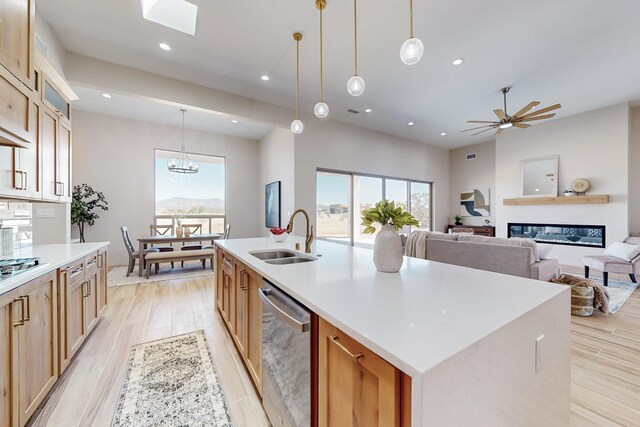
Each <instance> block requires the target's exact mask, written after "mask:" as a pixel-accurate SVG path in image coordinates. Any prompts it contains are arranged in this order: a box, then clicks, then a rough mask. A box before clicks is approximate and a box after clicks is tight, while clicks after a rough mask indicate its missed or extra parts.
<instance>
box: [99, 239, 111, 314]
mask: <svg viewBox="0 0 640 427" xmlns="http://www.w3.org/2000/svg"><path fill="white" fill-rule="evenodd" d="M108 265H109V263H108V256H107V251H106V249H101V250H100V252H99V253H98V283H97V286H96V295H97V299H98V315H100V314H102V312H103V311H104V309H105V308H106V307H107V300H108V296H107V293H108V278H109V267H108Z"/></svg>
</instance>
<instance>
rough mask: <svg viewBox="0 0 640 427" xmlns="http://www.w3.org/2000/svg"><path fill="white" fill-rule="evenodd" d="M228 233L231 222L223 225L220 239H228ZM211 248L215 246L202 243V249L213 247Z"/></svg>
mask: <svg viewBox="0 0 640 427" xmlns="http://www.w3.org/2000/svg"><path fill="white" fill-rule="evenodd" d="M230 234H231V224H227V225H226V226H225V227H224V234H223V235H222V236H220V240H226V239H228V238H229V235H230ZM213 248H215V246H214V245H202V249H213Z"/></svg>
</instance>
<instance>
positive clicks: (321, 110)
mask: <svg viewBox="0 0 640 427" xmlns="http://www.w3.org/2000/svg"><path fill="white" fill-rule="evenodd" d="M313 112H314V113H315V115H316V117H317V118H319V119H324V118H325V117H327V116H328V115H329V106H328V105H327V104H325V103H324V102H322V101H320V102H318V103H317V104H316V106H315V107H313Z"/></svg>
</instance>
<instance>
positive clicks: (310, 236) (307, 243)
mask: <svg viewBox="0 0 640 427" xmlns="http://www.w3.org/2000/svg"><path fill="white" fill-rule="evenodd" d="M299 213H302V214H303V215H304V217H305V218H306V220H307V236H306V238H305V240H304V251H305V252H306V253H308V254H310V253H311V242H313V225H311V221H310V220H309V214H308V213H307V212H306V211H305V210H304V209H297V210H296V211H294V212H293V215H291V218H290V219H289V225H287V233H292V232H293V220H294V219H295V217H296V215H297V214H299Z"/></svg>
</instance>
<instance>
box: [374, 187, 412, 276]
mask: <svg viewBox="0 0 640 427" xmlns="http://www.w3.org/2000/svg"><path fill="white" fill-rule="evenodd" d="M361 219H362V223H361V225H362V226H364V227H365V228H364V230H363V231H362V232H363V233H364V234H373V233H375V232H376V228H375V226H374V224H380V225H381V226H382V228H381V230H380V232H379V233H378V235H377V236H376V240H375V244H374V248H373V263H374V264H375V266H376V269H377V270H378V271H382V272H384V273H397V272H398V271H400V267H402V262H403V258H402V255H403V254H402V239H401V238H400V234H398V230H400V229H401V228H402V227H404V226H407V225H409V226H414V227H418V226H419V225H420V223H419V222H418V220H417V219H415V218H414V217H413V215H411V214H410V213H409V212H407V211H405V210H403V209H402V208H401V207H396V205H395V203H394V202H393V201H392V202H388V201H387V200H384V199H382V200H381V201H379V202H378V203H376V205H375V206H374V207H373V208H371V209H365V210H363V211H362V218H361Z"/></svg>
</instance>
